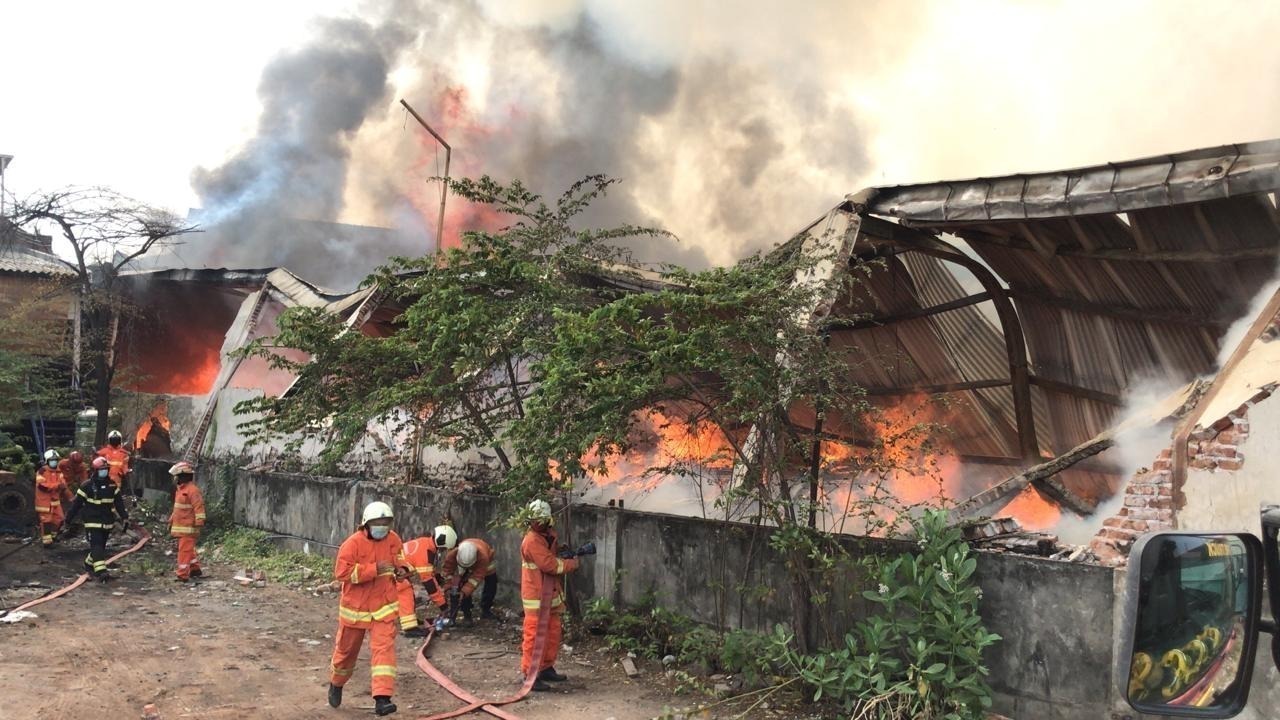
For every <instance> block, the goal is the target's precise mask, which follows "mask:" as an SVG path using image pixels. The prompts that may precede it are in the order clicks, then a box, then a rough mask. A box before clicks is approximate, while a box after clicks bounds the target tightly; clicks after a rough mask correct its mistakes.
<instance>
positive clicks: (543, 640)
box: [417, 573, 556, 720]
mask: <svg viewBox="0 0 1280 720" xmlns="http://www.w3.org/2000/svg"><path fill="white" fill-rule="evenodd" d="M555 580H556V576H555V575H548V574H546V573H543V574H542V602H541V604H540V606H539V609H538V631H537V634H536V635H535V636H534V640H533V662H531V663H529V672H528V674H526V675H525V678H524V684H523V685H521V686H520V690H519V691H518V692H517V693H516V694H515V695H512V696H511V697H509V698H505V699H502V700H482V699H480V698H478V697H476V696H475V695H472V694H471V693H469V692H467V691H466V690H463V689H462V688H461V687H459V686H458V684H457V683H455V682H454V681H453V680H450V679H449V676H448V675H445V674H444V673H443V672H440V669H439V668H437V667H436V666H435V665H432V664H431V661H430V660H428V659H427V648H428V647H429V646H430V645H431V640H432V638H434V637H435V632H436V631H435V628H434V627H432V628H431V629H430V630H428V631H427V641H426V642H424V643H423V644H422V649H420V650H419V651H418V662H417V664H418V667H419V668H421V669H422V671H423V672H425V673H426V674H427V675H428V676H429V677H430V678H431V679H432V680H435V681H436V683H438V684H439V685H440V687H442V688H444V689H445V690H448V691H449V692H450V693H452V694H453V696H454V697H456V698H458V699H459V700H461V701H462V702H464V703H467V704H466V706H464V707H461V708H458V709H457V710H451V711H449V712H444V713H438V714H436V715H427V716H423V717H420V718H418V720H447V719H448V718H455V717H458V716H460V715H466V714H467V713H473V712H476V711H477V710H479V711H481V712H485V713H488V714H489V715H492V716H494V717H496V718H501V719H502V720H520V716H518V715H512V714H511V713H509V712H507V711H505V710H503V709H502V708H500V707H498V706H499V705H510V704H511V703H514V702H519V701H520V700H523V699H524V696H525V695H528V694H529V691H530V690H531V689H533V683H534V681H535V680H537V678H538V672H539V670H540V668H539V667H538V666H539V665H540V664H541V661H542V654H543V651H544V650H546V646H547V628H548V627H550V625H551V600H552V599H553V598H554V597H555V592H556V582H555Z"/></svg>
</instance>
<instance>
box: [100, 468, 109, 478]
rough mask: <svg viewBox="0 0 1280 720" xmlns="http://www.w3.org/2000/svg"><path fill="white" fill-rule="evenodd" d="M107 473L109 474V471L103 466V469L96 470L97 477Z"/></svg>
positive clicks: (102, 476) (104, 475)
mask: <svg viewBox="0 0 1280 720" xmlns="http://www.w3.org/2000/svg"><path fill="white" fill-rule="evenodd" d="M108 474H110V471H109V470H106V469H105V468H104V469H102V470H99V471H98V477H100V478H104V477H106V476H107V475H108Z"/></svg>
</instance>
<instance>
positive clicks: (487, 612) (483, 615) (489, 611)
mask: <svg viewBox="0 0 1280 720" xmlns="http://www.w3.org/2000/svg"><path fill="white" fill-rule="evenodd" d="M480 619H481V620H497V619H498V616H497V615H495V614H494V613H493V608H485V609H483V610H481V611H480Z"/></svg>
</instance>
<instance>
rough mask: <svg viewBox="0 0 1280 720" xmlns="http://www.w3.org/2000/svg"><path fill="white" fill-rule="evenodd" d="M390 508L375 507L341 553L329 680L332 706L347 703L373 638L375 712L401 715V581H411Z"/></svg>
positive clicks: (372, 505) (370, 506) (336, 572)
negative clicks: (363, 649)
mask: <svg viewBox="0 0 1280 720" xmlns="http://www.w3.org/2000/svg"><path fill="white" fill-rule="evenodd" d="M391 520H392V515H391V506H390V505H387V504H386V503H383V502H371V503H369V504H368V505H367V506H366V507H365V509H364V514H363V515H361V518H360V528H359V529H358V530H356V531H355V532H354V533H352V535H351V537H348V538H347V539H346V540H344V541H343V543H342V546H341V547H339V548H338V559H337V561H336V562H335V563H334V566H333V576H334V578H335V579H337V580H338V581H339V582H341V583H342V595H341V597H340V599H339V601H338V602H339V605H338V634H337V637H336V638H335V639H334V646H333V663H332V665H331V666H330V676H329V705H330V706H331V707H338V706H339V705H341V704H342V686H344V685H346V684H347V681H348V680H350V679H351V674H352V673H353V672H354V671H355V667H356V660H357V659H358V658H359V656H360V646H361V645H363V644H364V636H365V633H366V632H368V633H369V649H370V654H371V656H372V657H371V660H370V670H369V674H370V676H371V678H370V680H371V683H370V684H371V685H372V691H373V692H372V694H373V701H374V713H375V714H376V715H390V714H391V713H393V712H395V711H396V706H395V703H393V702H391V696H392V695H393V694H394V693H395V689H396V619H397V616H398V615H399V604H398V602H397V590H396V582H397V581H398V580H403V579H405V578H407V577H409V567H408V563H406V562H405V558H404V548H403V546H402V545H401V543H400V536H398V535H396V534H395V533H394V532H392V530H391Z"/></svg>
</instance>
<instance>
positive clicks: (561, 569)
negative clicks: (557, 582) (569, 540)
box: [556, 558, 564, 575]
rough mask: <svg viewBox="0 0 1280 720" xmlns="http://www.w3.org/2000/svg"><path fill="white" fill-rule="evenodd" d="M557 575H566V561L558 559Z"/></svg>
mask: <svg viewBox="0 0 1280 720" xmlns="http://www.w3.org/2000/svg"><path fill="white" fill-rule="evenodd" d="M556 574H557V575H563V574H564V560H561V559H560V558H556Z"/></svg>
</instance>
